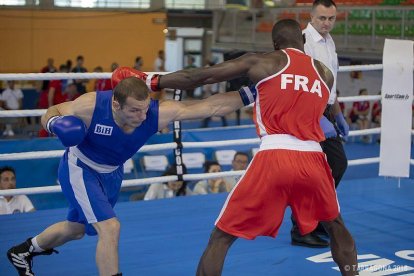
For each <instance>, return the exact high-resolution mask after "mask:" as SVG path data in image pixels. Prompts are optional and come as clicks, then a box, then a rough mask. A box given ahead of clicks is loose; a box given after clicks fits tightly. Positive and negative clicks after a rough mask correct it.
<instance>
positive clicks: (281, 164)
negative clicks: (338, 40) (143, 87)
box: [112, 19, 358, 276]
mask: <svg viewBox="0 0 414 276" xmlns="http://www.w3.org/2000/svg"><path fill="white" fill-rule="evenodd" d="M272 39H273V44H274V48H275V51H273V52H270V53H265V54H246V55H244V56H242V57H239V58H237V59H234V60H230V61H226V62H223V63H221V64H217V65H215V66H211V67H207V68H196V69H192V70H181V71H178V72H175V73H171V74H167V75H163V76H160V75H147V74H145V73H143V72H140V71H124V73H126V74H127V75H133V76H135V77H138V78H141V79H143V80H144V81H145V82H146V84H147V86H148V88H150V89H151V90H157V89H162V88H176V89H191V88H195V87H198V86H200V85H203V84H209V83H216V82H221V81H225V80H230V79H234V78H236V77H240V76H242V75H247V76H248V77H249V78H250V80H251V81H252V82H253V83H255V86H254V87H250V88H248V87H246V88H244V89H241V90H240V91H239V93H240V95H241V97H242V99H243V103H244V104H248V103H249V102H255V107H254V119H255V123H256V130H257V134H258V135H259V136H260V138H261V146H260V150H259V152H258V153H257V154H256V155H255V157H254V158H253V160H252V162H251V164H250V165H249V167H248V168H247V171H246V173H245V174H244V175H243V176H242V178H241V179H240V180H239V182H238V183H237V184H236V186H235V188H234V189H233V190H232V192H231V193H230V194H229V196H228V198H227V200H226V202H225V204H224V207H223V209H222V211H221V213H220V215H219V217H218V219H217V221H216V226H215V228H214V229H213V232H212V234H211V237H210V241H209V243H208V246H207V248H206V250H205V251H204V254H203V256H202V257H201V260H200V263H199V265H198V268H197V275H199V276H201V275H214V276H217V275H221V272H222V269H223V264H224V259H225V257H226V254H227V251H228V249H229V248H230V246H231V245H232V244H233V242H234V241H235V240H236V239H237V238H238V237H242V238H246V239H254V238H255V237H257V236H272V237H275V236H276V235H277V232H278V230H279V227H280V225H281V223H282V220H283V215H284V212H285V209H286V208H287V207H288V206H290V207H291V209H292V213H293V216H294V217H295V219H296V221H297V224H298V227H299V230H300V232H301V233H302V234H307V233H310V232H311V231H313V230H314V229H315V228H316V226H317V224H318V222H321V223H322V225H323V226H324V227H325V229H326V230H327V232H328V233H329V235H330V238H331V252H332V257H333V259H334V261H335V262H336V263H337V264H338V266H339V269H340V271H341V273H342V275H357V274H358V264H357V255H356V247H355V242H354V239H353V238H352V236H351V234H350V233H349V231H348V230H347V228H346V227H345V225H344V222H343V220H342V217H341V215H340V213H339V205H338V201H337V197H336V191H335V184H334V181H333V178H332V173H331V170H330V167H329V165H328V163H327V161H326V156H325V154H324V153H323V152H322V149H321V147H320V145H319V142H321V141H322V140H324V139H325V137H324V133H323V131H322V129H321V126H325V123H326V122H327V118H325V117H323V116H322V114H323V112H324V110H325V106H326V104H327V101H328V97H329V91H330V89H331V87H332V85H333V82H334V77H333V75H332V73H331V71H330V70H329V69H328V68H327V67H326V66H325V65H323V64H322V63H321V62H319V61H317V60H314V59H312V58H311V57H309V56H307V55H306V54H305V53H304V37H303V36H302V31H301V28H300V25H299V23H298V22H296V21H295V20H291V19H286V20H281V21H278V22H277V23H276V24H275V25H274V26H273V30H272ZM124 73H120V74H115V75H116V76H117V77H116V78H114V77H113V78H112V81H113V82H114V81H115V82H117V78H118V77H120V78H121V79H122V78H124V77H125V76H123V74H124ZM256 93H257V94H256ZM329 125H332V124H329ZM332 131H335V130H334V129H333V127H332Z"/></svg>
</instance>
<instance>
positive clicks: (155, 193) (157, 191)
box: [144, 164, 192, 200]
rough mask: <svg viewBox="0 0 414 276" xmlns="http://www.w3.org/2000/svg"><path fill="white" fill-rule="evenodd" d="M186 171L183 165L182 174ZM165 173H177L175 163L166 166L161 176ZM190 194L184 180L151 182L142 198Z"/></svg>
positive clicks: (149, 198) (165, 174)
mask: <svg viewBox="0 0 414 276" xmlns="http://www.w3.org/2000/svg"><path fill="white" fill-rule="evenodd" d="M186 173H187V168H186V167H185V166H183V174H186ZM167 175H177V167H176V165H175V164H174V165H172V166H170V167H169V168H167V170H166V171H165V172H164V173H163V176H167ZM191 194H192V192H191V190H190V189H189V188H188V187H187V182H186V181H182V180H178V181H169V182H166V183H154V184H151V186H150V187H149V189H148V191H147V192H146V194H145V196H144V200H151V199H161V198H172V197H176V196H188V195H191Z"/></svg>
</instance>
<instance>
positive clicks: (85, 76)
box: [0, 72, 168, 81]
mask: <svg viewBox="0 0 414 276" xmlns="http://www.w3.org/2000/svg"><path fill="white" fill-rule="evenodd" d="M146 73H147V74H159V75H165V74H168V72H146ZM111 76H112V73H17V74H16V73H11V74H0V80H4V81H8V80H15V81H22V80H27V81H30V80H71V79H77V80H90V79H110V78H111Z"/></svg>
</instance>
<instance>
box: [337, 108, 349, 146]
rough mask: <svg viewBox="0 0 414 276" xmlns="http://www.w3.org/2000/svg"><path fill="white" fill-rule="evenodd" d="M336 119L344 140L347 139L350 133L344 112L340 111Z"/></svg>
mask: <svg viewBox="0 0 414 276" xmlns="http://www.w3.org/2000/svg"><path fill="white" fill-rule="evenodd" d="M335 121H336V124H337V125H338V128H339V132H340V133H341V135H342V138H344V140H345V141H346V140H347V139H348V134H349V125H348V123H347V122H346V120H345V117H344V114H342V112H340V113H338V114H337V115H336V116H335Z"/></svg>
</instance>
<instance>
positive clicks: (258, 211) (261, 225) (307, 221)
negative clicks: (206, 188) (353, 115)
mask: <svg viewBox="0 0 414 276" xmlns="http://www.w3.org/2000/svg"><path fill="white" fill-rule="evenodd" d="M287 206H290V207H291V209H292V212H293V215H294V217H295V219H296V222H297V224H298V227H299V231H300V232H301V234H303V235H305V234H307V233H310V232H312V231H313V230H314V229H315V228H316V226H317V224H318V222H319V221H332V220H334V219H335V218H336V217H337V216H338V215H339V204H338V200H337V197H336V191H335V185H334V180H333V178H332V173H331V169H330V167H329V165H328V163H327V161H326V156H325V154H324V153H323V152H319V151H298V150H287V149H267V150H261V151H259V152H258V153H257V154H256V155H255V157H254V158H253V160H252V162H251V164H250V165H249V167H248V169H247V171H246V173H245V174H244V176H243V177H242V178H241V179H240V180H239V182H238V183H237V185H236V186H235V187H234V189H233V190H232V192H231V193H230V194H229V196H228V197H227V200H226V202H225V204H224V206H223V208H222V210H221V213H220V215H219V217H218V218H217V221H216V226H217V227H218V228H219V229H221V230H222V231H224V232H226V233H229V234H231V235H234V236H237V237H241V238H246V239H254V238H256V237H257V236H271V237H276V235H277V233H278V230H279V228H280V225H281V224H282V221H283V216H284V214H285V209H286V207H287Z"/></svg>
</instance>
